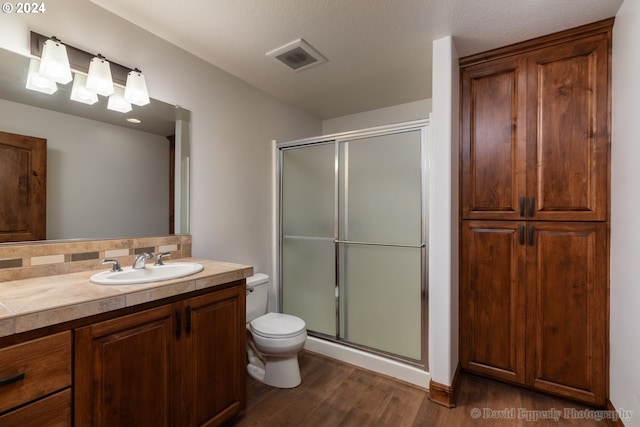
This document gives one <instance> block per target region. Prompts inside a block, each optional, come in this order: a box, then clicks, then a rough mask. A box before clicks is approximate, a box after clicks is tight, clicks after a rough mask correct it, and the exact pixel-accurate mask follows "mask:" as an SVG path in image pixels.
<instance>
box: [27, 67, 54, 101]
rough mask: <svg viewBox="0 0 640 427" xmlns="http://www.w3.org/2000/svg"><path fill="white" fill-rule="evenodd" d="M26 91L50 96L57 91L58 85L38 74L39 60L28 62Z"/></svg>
mask: <svg viewBox="0 0 640 427" xmlns="http://www.w3.org/2000/svg"><path fill="white" fill-rule="evenodd" d="M27 89H30V90H35V91H37V92H42V93H46V94H48V95H51V94H52V93H55V91H57V90H58V85H57V84H56V82H54V81H53V80H51V79H49V78H47V77H43V76H42V75H41V74H40V60H38V59H36V58H31V61H29V73H28V74H27Z"/></svg>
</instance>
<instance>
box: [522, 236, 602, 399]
mask: <svg viewBox="0 0 640 427" xmlns="http://www.w3.org/2000/svg"><path fill="white" fill-rule="evenodd" d="M530 224H533V223H530ZM530 226H531V227H535V228H534V239H535V244H534V245H533V246H529V247H528V248H529V249H528V250H529V253H528V254H527V262H528V265H527V277H528V289H527V298H528V299H527V304H528V314H527V319H528V325H527V328H528V329H529V330H530V332H531V333H529V334H528V340H529V341H528V343H527V348H528V352H527V359H528V360H529V361H530V362H531V363H529V365H528V373H527V377H528V378H527V383H529V384H531V385H533V386H535V387H536V388H539V389H543V390H546V391H550V392H553V393H557V394H562V395H565V396H567V397H571V398H574V399H580V400H583V401H587V402H592V403H595V404H604V403H605V402H604V400H605V394H606V384H605V378H607V367H606V357H605V352H604V351H603V349H604V348H606V346H607V326H606V325H607V307H608V303H607V298H608V282H607V277H606V265H607V251H606V248H607V245H606V239H607V228H606V224H604V223H535V225H530Z"/></svg>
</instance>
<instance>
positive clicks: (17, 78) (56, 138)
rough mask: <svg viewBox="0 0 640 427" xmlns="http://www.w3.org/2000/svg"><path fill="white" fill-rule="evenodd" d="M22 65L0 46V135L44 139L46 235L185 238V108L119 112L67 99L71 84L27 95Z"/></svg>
mask: <svg viewBox="0 0 640 427" xmlns="http://www.w3.org/2000/svg"><path fill="white" fill-rule="evenodd" d="M28 68H29V58H26V57H23V56H21V55H17V54H15V53H12V52H9V51H6V50H2V49H0V131H2V132H7V133H12V134H20V135H26V136H30V137H36V138H43V139H46V140H47V171H46V172H47V177H46V238H47V239H53V240H60V239H102V238H118V237H139V236H158V235H166V234H173V233H176V234H185V233H188V232H189V223H188V218H189V212H188V208H189V201H188V196H189V187H188V185H189V182H188V177H189V119H190V113H189V111H187V110H184V109H182V108H180V107H176V106H173V105H169V104H166V103H164V102H161V101H157V100H152V101H151V104H149V105H146V106H144V107H137V106H134V108H133V110H132V111H131V112H129V113H127V114H122V113H118V112H114V111H110V110H107V108H106V104H107V98H105V97H99V98H100V99H99V102H97V103H96V104H94V105H86V104H81V103H77V102H74V101H71V100H69V96H70V93H71V87H72V84H71V83H69V84H67V85H58V91H57V92H56V93H55V94H53V95H46V94H42V93H39V92H34V91H30V90H27V89H26V88H25V83H26V76H27V71H28ZM128 118H136V119H139V120H140V121H141V123H139V124H135V123H130V122H127V121H126V119H128ZM0 144H1V142H0ZM0 176H1V175H0ZM0 183H1V181H0ZM0 191H2V189H0ZM0 212H1V211H0ZM5 222H6V221H5ZM2 223H3V221H0V224H2ZM2 232H3V230H0V233H2Z"/></svg>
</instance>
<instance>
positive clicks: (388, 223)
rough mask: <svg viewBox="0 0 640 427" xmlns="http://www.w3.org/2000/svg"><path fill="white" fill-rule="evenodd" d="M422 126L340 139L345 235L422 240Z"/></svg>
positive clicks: (406, 241) (368, 239)
mask: <svg viewBox="0 0 640 427" xmlns="http://www.w3.org/2000/svg"><path fill="white" fill-rule="evenodd" d="M420 156H421V132H420V131H419V130H416V131H411V132H403V133H394V134H390V135H383V136H375V137H369V138H364V139H357V140H353V141H347V142H341V143H340V158H341V160H340V163H341V164H340V166H341V169H340V184H341V185H340V214H341V215H340V239H341V240H355V241H366V242H377V243H400V244H419V243H421V239H422V235H421V229H422V224H421V217H422V198H421V184H420V183H421V158H420Z"/></svg>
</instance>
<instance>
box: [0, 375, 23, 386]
mask: <svg viewBox="0 0 640 427" xmlns="http://www.w3.org/2000/svg"><path fill="white" fill-rule="evenodd" d="M23 379H24V372H21V373H19V374H15V375H10V376H8V377H4V378H0V386H3V385H9V384H13V383H17V382H18V381H20V380H23Z"/></svg>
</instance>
